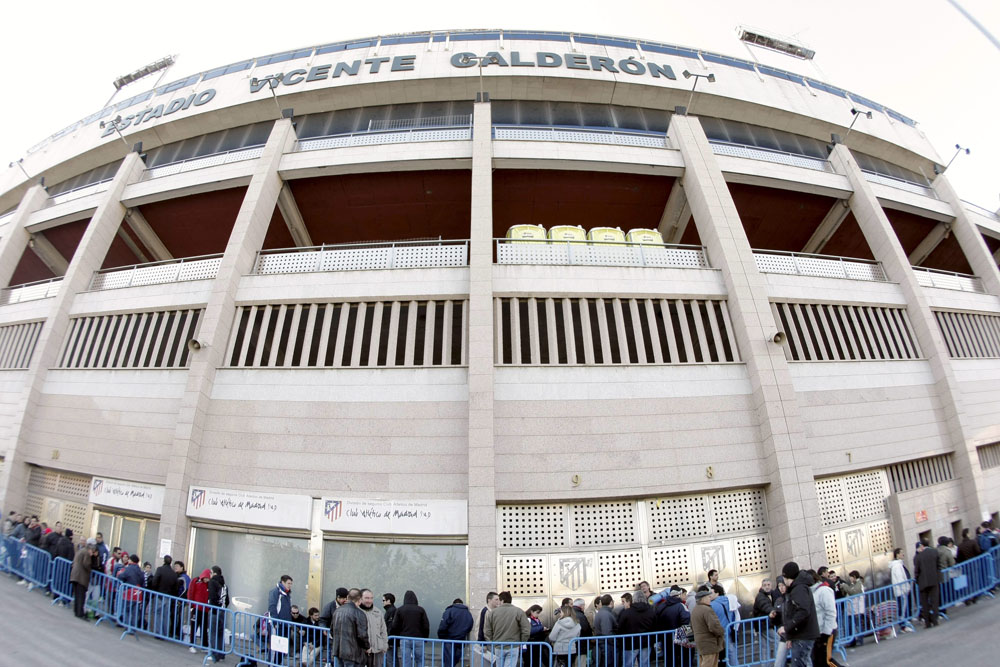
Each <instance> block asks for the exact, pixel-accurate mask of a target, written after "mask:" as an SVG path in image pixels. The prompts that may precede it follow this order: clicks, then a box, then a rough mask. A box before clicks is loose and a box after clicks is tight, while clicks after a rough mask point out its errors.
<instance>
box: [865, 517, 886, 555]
mask: <svg viewBox="0 0 1000 667" xmlns="http://www.w3.org/2000/svg"><path fill="white" fill-rule="evenodd" d="M868 539H869V541H870V542H871V549H872V554H883V553H889V552H890V551H892V531H891V530H890V529H889V522H888V521H876V522H874V523H870V524H868Z"/></svg>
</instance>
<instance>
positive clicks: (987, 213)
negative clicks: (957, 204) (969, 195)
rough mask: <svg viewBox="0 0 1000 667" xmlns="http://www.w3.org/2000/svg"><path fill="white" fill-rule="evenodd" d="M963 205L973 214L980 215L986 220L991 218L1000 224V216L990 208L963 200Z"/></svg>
mask: <svg viewBox="0 0 1000 667" xmlns="http://www.w3.org/2000/svg"><path fill="white" fill-rule="evenodd" d="M962 203H963V204H965V208H967V209H969V210H970V211H972V212H973V213H978V214H979V215H981V216H983V217H984V218H989V219H990V220H996V221H998V222H1000V215H997V212H996V211H991V210H990V209H988V208H983V207H982V206H979V205H977V204H973V203H972V202H970V201H965V200H964V199H963V200H962Z"/></svg>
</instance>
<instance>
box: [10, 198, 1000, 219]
mask: <svg viewBox="0 0 1000 667" xmlns="http://www.w3.org/2000/svg"><path fill="white" fill-rule="evenodd" d="M962 204H963V205H964V206H965V208H967V209H969V210H970V211H972V212H973V213H977V214H979V215H981V216H983V217H984V218H989V219H990V220H997V221H1000V214H998V213H997V212H996V211H991V210H990V209H988V208H983V207H982V206H979V205H978V204H973V203H972V202H971V201H965V200H964V199H963V200H962ZM2 219H3V218H2V217H0V220H2Z"/></svg>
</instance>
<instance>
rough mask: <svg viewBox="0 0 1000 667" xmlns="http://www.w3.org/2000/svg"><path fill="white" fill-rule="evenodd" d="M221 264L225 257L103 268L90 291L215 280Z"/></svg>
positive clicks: (91, 282) (206, 257)
mask: <svg viewBox="0 0 1000 667" xmlns="http://www.w3.org/2000/svg"><path fill="white" fill-rule="evenodd" d="M221 262H222V255H221V254H220V255H200V256H198V257H183V258H181V259H168V260H164V261H162V262H149V263H148V264H133V265H132V266H119V267H115V268H113V269H101V270H100V271H96V272H95V273H94V277H93V278H91V280H90V289H91V290H93V291H98V290H106V289H121V288H123V287H138V286H140V285H162V284H165V283H179V282H184V281H187V280H205V279H208V278H214V277H215V276H216V275H217V274H218V272H219V264H220V263H221Z"/></svg>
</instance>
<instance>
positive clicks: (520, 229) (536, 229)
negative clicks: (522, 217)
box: [507, 225, 545, 243]
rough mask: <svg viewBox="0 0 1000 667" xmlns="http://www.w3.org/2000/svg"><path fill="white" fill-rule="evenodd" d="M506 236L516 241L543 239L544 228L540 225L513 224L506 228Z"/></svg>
mask: <svg viewBox="0 0 1000 667" xmlns="http://www.w3.org/2000/svg"><path fill="white" fill-rule="evenodd" d="M507 238H508V239H510V240H511V241H512V242H514V243H517V241H518V240H524V241H544V240H545V228H544V227H542V226H541V225H513V226H511V228H510V229H508V230H507Z"/></svg>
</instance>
